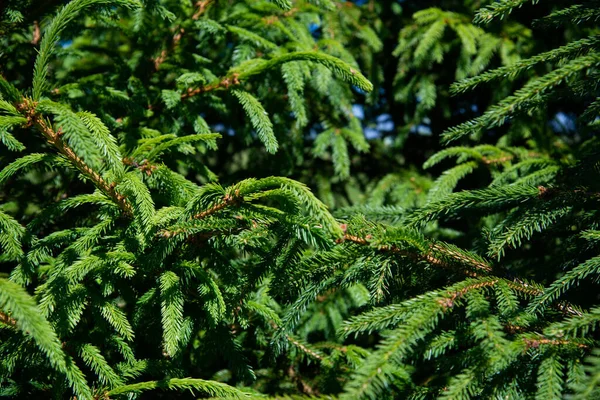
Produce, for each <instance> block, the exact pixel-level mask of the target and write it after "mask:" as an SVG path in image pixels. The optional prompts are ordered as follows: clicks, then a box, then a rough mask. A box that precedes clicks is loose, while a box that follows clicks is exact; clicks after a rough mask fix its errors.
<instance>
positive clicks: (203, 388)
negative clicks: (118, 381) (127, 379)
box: [105, 378, 250, 399]
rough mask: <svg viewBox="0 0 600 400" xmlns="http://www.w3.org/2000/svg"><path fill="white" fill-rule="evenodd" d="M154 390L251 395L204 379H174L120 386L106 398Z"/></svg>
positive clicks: (238, 396) (217, 394)
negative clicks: (185, 390) (187, 390)
mask: <svg viewBox="0 0 600 400" xmlns="http://www.w3.org/2000/svg"><path fill="white" fill-rule="evenodd" d="M154 389H163V390H167V389H171V390H173V389H189V390H198V391H200V392H202V393H206V394H208V395H210V396H218V397H230V398H234V399H245V398H248V397H250V394H248V393H244V392H242V391H240V390H238V389H236V388H234V387H232V386H229V385H227V384H225V383H221V382H217V381H207V380H204V379H194V378H172V379H165V380H162V381H148V382H140V383H134V384H131V385H125V386H120V387H117V388H115V389H112V390H110V391H109V392H107V393H106V394H105V396H109V398H110V396H117V395H122V394H126V393H140V392H144V391H147V390H154Z"/></svg>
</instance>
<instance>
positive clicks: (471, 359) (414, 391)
mask: <svg viewBox="0 0 600 400" xmlns="http://www.w3.org/2000/svg"><path fill="white" fill-rule="evenodd" d="M533 3H535V2H533ZM549 3H551V4H550V7H549V8H550V9H551V11H550V14H548V15H546V16H544V17H542V18H539V19H536V20H535V21H533V25H532V26H533V28H534V30H535V32H539V34H542V35H543V34H544V33H545V32H548V31H549V30H553V29H554V30H556V29H559V30H561V31H562V32H564V33H565V37H566V38H567V40H566V41H565V42H564V43H562V44H561V45H560V46H558V47H555V48H552V49H550V50H547V51H544V52H541V53H538V54H534V55H532V56H530V57H529V58H522V59H515V60H512V61H511V62H509V63H506V65H504V66H502V67H500V68H497V69H492V70H489V71H485V72H482V73H479V74H477V75H475V76H473V77H467V76H468V74H467V75H463V76H462V77H463V78H466V79H463V80H460V81H458V82H457V83H455V84H453V85H452V86H451V91H452V92H453V93H454V94H455V95H461V94H463V93H466V92H469V91H473V90H475V89H479V88H480V87H481V86H485V85H496V86H498V83H499V82H508V84H506V85H503V86H502V88H507V87H508V88H510V87H511V86H512V85H513V84H516V85H517V87H516V89H514V91H512V92H509V93H507V94H504V95H502V92H501V90H503V89H499V90H500V91H499V92H498V93H496V95H497V96H500V98H499V99H498V100H497V101H496V102H495V103H493V104H492V105H490V106H489V107H488V109H487V110H486V111H485V112H484V113H482V114H481V115H480V116H478V117H476V118H474V119H471V120H469V121H467V122H463V123H461V124H459V125H457V126H454V127H451V128H449V129H447V130H446V131H445V132H444V134H443V135H442V141H443V142H444V143H446V144H447V147H446V148H445V149H443V150H441V151H439V152H437V153H436V154H434V155H433V156H432V157H430V158H429V159H428V160H427V162H426V163H425V165H424V167H425V168H431V167H434V166H436V165H439V164H443V165H449V160H454V159H455V160H456V161H457V162H456V164H455V166H453V167H451V168H449V169H447V168H446V170H445V171H444V172H443V173H442V174H441V175H440V177H439V178H437V179H436V180H435V181H434V182H433V183H427V182H425V184H420V183H419V182H418V180H417V179H416V178H415V176H414V174H413V177H412V180H409V182H410V183H408V182H407V175H406V174H405V173H401V174H397V176H396V177H395V178H393V179H390V178H388V177H386V178H385V179H384V181H382V183H381V188H382V189H384V188H385V190H387V191H388V193H391V194H393V196H388V197H384V198H383V201H381V200H380V201H378V204H377V202H376V203H373V202H372V201H371V202H369V199H368V198H367V201H366V202H365V203H364V204H362V205H357V206H355V207H351V208H347V209H344V210H339V211H338V214H337V215H338V216H339V217H341V218H344V219H346V221H345V225H344V227H345V228H346V231H345V235H344V238H343V239H342V240H340V241H339V242H340V245H341V246H345V247H346V251H342V253H343V254H344V257H348V255H349V259H348V258H344V257H341V258H340V257H338V256H335V255H334V254H339V252H340V251H341V250H339V249H338V248H336V249H335V250H334V251H333V252H331V254H332V255H331V256H330V257H333V258H334V259H337V260H338V261H337V264H334V265H333V266H332V265H331V264H332V261H329V262H328V263H326V265H323V262H322V257H323V256H322V255H321V256H320V257H321V259H317V258H307V259H306V261H303V263H309V265H310V268H312V269H314V270H316V271H318V272H317V273H316V274H315V273H313V274H314V275H313V277H310V275H309V274H308V273H306V272H305V271H303V272H302V273H301V274H300V275H303V276H309V278H308V279H307V280H306V281H307V282H306V284H305V285H306V286H305V287H304V288H303V289H301V291H300V292H301V296H300V298H299V300H298V301H296V302H295V303H294V304H293V305H292V306H291V308H290V310H289V311H288V312H287V314H286V315H284V318H283V320H284V321H285V322H286V324H284V326H285V327H287V329H288V330H290V331H291V330H293V329H294V328H295V326H296V324H297V323H298V321H301V315H302V314H303V313H304V310H306V309H307V305H308V304H310V303H311V302H312V301H314V299H315V298H317V299H318V298H319V296H322V293H324V292H326V291H328V290H332V288H337V287H340V286H341V287H351V286H352V285H356V284H360V285H362V286H364V287H366V288H367V289H368V290H369V292H370V303H371V304H370V306H369V307H367V309H366V310H365V311H364V312H362V313H360V314H359V315H356V316H353V317H351V318H350V319H348V320H346V321H345V322H344V323H343V324H342V325H341V327H340V328H339V330H338V334H339V336H340V337H341V339H343V340H344V342H342V344H345V343H354V344H359V345H362V346H364V345H365V343H366V344H367V347H366V349H368V351H369V353H368V355H366V357H365V358H364V360H363V361H361V362H360V363H359V365H358V366H357V368H356V370H355V371H354V372H353V373H352V374H351V376H350V378H349V379H348V381H347V382H346V384H345V386H344V389H343V391H342V393H341V394H340V398H347V399H359V398H372V399H375V398H377V399H382V398H390V399H391V398H419V399H424V398H448V399H470V398H510V399H513V398H515V399H516V398H557V399H559V398H563V397H565V396H568V397H569V398H581V399H583V398H596V397H597V396H598V385H597V381H596V377H597V376H598V370H597V366H598V358H597V357H598V352H597V346H598V344H597V334H596V333H595V329H596V326H597V319H596V317H595V316H596V315H597V313H598V302H597V299H596V296H595V295H592V293H595V289H596V287H597V286H596V285H595V283H596V280H597V272H598V270H597V268H598V265H599V264H598V257H597V252H598V247H597V244H598V241H597V238H598V235H597V233H596V231H597V229H598V227H597V222H596V218H595V216H596V213H597V207H598V204H597V202H596V198H597V192H598V169H597V165H598V161H599V160H598V154H599V153H598V143H597V139H596V138H595V136H594V134H595V133H596V132H597V123H598V106H597V103H598V93H599V92H598V85H597V83H598V67H599V66H600V58H599V53H598V50H599V46H598V41H597V33H598V30H597V21H598V17H599V16H600V12H599V11H598V7H597V4H596V3H594V2H583V3H581V4H577V5H570V6H567V7H564V6H561V4H559V2H549ZM547 6H548V5H547ZM521 7H523V8H525V7H529V8H530V10H533V11H531V12H536V10H534V9H535V7H537V6H536V5H531V4H530V2H527V1H512V0H505V1H497V2H492V3H491V4H490V5H489V6H484V7H482V8H480V9H479V10H478V11H477V13H476V15H475V18H474V23H475V24H477V26H481V29H488V30H490V31H491V32H494V30H497V29H500V28H501V26H502V24H504V22H502V21H501V20H502V19H508V20H510V19H511V14H514V13H518V12H519V11H522V10H521ZM453 18H454V19H453ZM521 18H523V17H522V16H521ZM458 20H460V19H459V17H458V16H457V15H455V14H451V13H450V12H445V11H441V10H439V9H428V10H424V11H419V12H418V13H417V14H415V24H414V25H411V26H410V27H407V28H405V29H407V30H412V31H414V30H416V31H415V32H416V33H415V34H414V39H413V42H412V46H413V47H411V46H410V45H408V44H405V45H404V46H401V47H399V48H398V54H399V55H400V56H401V58H400V60H401V64H400V65H399V68H400V69H405V68H406V65H405V64H402V60H410V59H413V57H414V59H415V60H416V59H417V58H418V57H417V56H419V55H420V57H422V58H423V59H424V60H425V61H426V62H427V63H431V64H435V63H439V62H442V61H443V60H442V52H443V50H444V49H446V48H447V47H444V46H443V43H444V40H445V38H444V37H443V36H442V33H441V30H442V25H443V24H450V25H452V23H453V21H458ZM437 21H440V22H437ZM422 23H429V24H430V25H429V27H428V28H427V29H422V28H421V27H420V25H422ZM436 23H437V24H438V25H439V26H437V28H435V27H436ZM457 29H458V28H457ZM463 29H467V28H463ZM477 29H479V28H477ZM419 30H420V31H419ZM419 32H420V35H419ZM434 33H435V34H434ZM458 35H459V38H460V39H461V40H462V45H461V46H462V49H463V50H462V51H463V52H464V51H465V45H466V42H465V40H464V39H463V36H464V35H465V33H464V32H463V33H458ZM483 37H485V34H484V33H483V31H482V32H479V33H477V38H478V40H482V38H483ZM419 39H420V41H417V40H419ZM401 40H403V39H402V38H401ZM488 44H489V43H488ZM486 45H487V44H486ZM415 46H416V49H415V48H414V47H415ZM436 46H437V47H436ZM420 47H427V48H428V49H433V50H431V51H429V52H425V51H424V50H423V51H420V50H419V48H420ZM436 48H437V49H438V50H435V49H436ZM481 51H483V50H482V49H480V52H481ZM461 54H462V52H461ZM479 54H481V53H478V54H477V55H479ZM484 66H485V65H483V66H482V67H484ZM459 67H460V64H459ZM457 71H459V72H460V69H458V70H457ZM413 79H418V78H417V77H415V78H413ZM414 92H415V90H414V89H412V90H407V93H408V94H411V95H413V94H414ZM422 99H426V97H422ZM419 104H421V103H419ZM566 105H568V107H569V110H570V114H571V115H572V116H569V115H565V113H564V112H563V113H557V111H556V110H557V106H559V107H560V106H562V107H565V106H566ZM423 107H425V105H423ZM431 107H433V106H431ZM424 110H425V109H424ZM571 110H572V111H571ZM561 114H562V116H561ZM565 117H566V118H565ZM419 118H422V116H421V117H419ZM557 119H562V120H566V122H567V123H569V122H571V123H572V124H573V125H574V126H575V127H574V128H568V127H567V126H560V125H558V124H557V122H558V121H557ZM476 174H478V175H477V176H478V179H475V178H474V176H475V175H476ZM409 176H410V175H409ZM482 176H483V178H482ZM469 178H473V179H470V180H469ZM465 181H467V183H468V185H469V186H470V188H469V189H468V190H460V189H459V188H460V187H461V184H462V183H463V182H465ZM396 182H401V183H399V184H398V185H396V187H394V184H395V183H396ZM406 184H408V185H411V184H412V186H413V192H414V189H415V188H416V189H419V188H423V187H424V188H426V189H429V191H428V193H427V194H423V195H422V196H421V197H420V200H418V202H417V204H412V205H411V204H407V203H406V202H405V198H401V196H400V195H399V194H400V193H407V192H408V190H407V189H406ZM469 186H467V187H469ZM462 187H463V188H464V186H462ZM395 191H397V193H394V192H395ZM423 192H424V191H423ZM378 195H379V194H378ZM379 196H380V197H381V195H379ZM404 197H406V196H404ZM418 198H419V197H418ZM419 202H421V204H419ZM361 214H362V215H361ZM365 217H366V218H365ZM376 221H378V222H376ZM382 221H383V222H382ZM385 221H387V223H386V222H385ZM457 244H458V245H460V246H457ZM327 259H329V257H327ZM323 275H325V276H324V277H323ZM372 341H375V345H374V346H373V345H371V344H370V343H372ZM280 343H281V347H282V348H285V347H286V345H285V343H284V342H283V340H281V341H280Z"/></svg>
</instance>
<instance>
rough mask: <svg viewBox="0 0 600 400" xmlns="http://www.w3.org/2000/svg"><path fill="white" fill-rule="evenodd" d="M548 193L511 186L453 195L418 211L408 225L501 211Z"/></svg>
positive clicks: (530, 188)
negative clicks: (476, 212) (473, 212)
mask: <svg viewBox="0 0 600 400" xmlns="http://www.w3.org/2000/svg"><path fill="white" fill-rule="evenodd" d="M547 191H548V189H546V188H542V187H540V188H537V187H535V186H529V185H511V186H500V187H489V188H486V189H479V190H470V191H463V192H458V193H452V194H450V195H448V196H446V197H444V198H442V199H440V200H437V201H434V202H431V203H429V204H427V205H426V206H424V207H422V208H421V209H418V210H416V211H415V212H413V213H412V214H411V215H409V217H408V222H409V225H410V226H423V225H424V224H425V223H427V222H429V221H433V220H435V219H438V218H440V217H442V216H458V215H460V213H463V212H465V211H482V212H494V211H499V210H502V209H506V208H509V207H514V206H516V205H520V204H524V203H526V202H531V201H533V200H534V199H536V198H539V197H543V196H546V195H547Z"/></svg>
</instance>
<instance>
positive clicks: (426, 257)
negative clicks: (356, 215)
mask: <svg viewBox="0 0 600 400" xmlns="http://www.w3.org/2000/svg"><path fill="white" fill-rule="evenodd" d="M368 239H370V237H367V238H361V237H357V236H352V235H348V234H346V235H344V238H343V239H338V243H341V242H343V241H349V242H353V243H356V244H360V245H365V246H369V245H370V244H369V241H368ZM376 248H377V249H378V250H381V251H387V252H392V253H395V254H399V255H401V256H404V257H409V258H411V259H413V260H415V261H426V262H428V263H429V264H432V265H435V266H438V267H442V268H452V267H453V266H452V265H450V264H448V263H447V262H446V261H444V260H442V259H440V258H437V257H435V256H434V255H433V254H432V253H431V252H429V253H416V252H410V251H408V250H404V249H400V248H398V247H397V246H394V245H382V246H377V247H376ZM430 249H431V250H434V251H438V252H441V253H444V254H445V255H447V256H450V257H452V258H454V259H456V260H457V261H460V262H463V263H465V262H467V263H469V264H471V265H472V266H474V267H475V268H477V269H480V270H482V271H485V272H490V271H491V267H490V266H489V265H487V264H484V263H482V262H480V261H478V260H474V259H470V258H468V257H467V256H465V255H463V254H459V253H456V252H453V251H451V250H449V249H445V248H443V247H441V246H439V245H436V244H430ZM462 272H463V273H464V274H465V275H467V276H470V277H476V276H477V273H476V272H473V271H468V270H464V271H462Z"/></svg>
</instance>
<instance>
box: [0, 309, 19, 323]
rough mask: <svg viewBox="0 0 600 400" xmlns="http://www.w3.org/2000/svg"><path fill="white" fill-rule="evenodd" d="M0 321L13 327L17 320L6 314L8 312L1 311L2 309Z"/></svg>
mask: <svg viewBox="0 0 600 400" xmlns="http://www.w3.org/2000/svg"><path fill="white" fill-rule="evenodd" d="M0 322H2V323H3V324H6V325H10V326H13V327H14V326H17V320H16V319H14V318H12V317H10V316H8V314H5V313H3V312H2V311H0Z"/></svg>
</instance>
